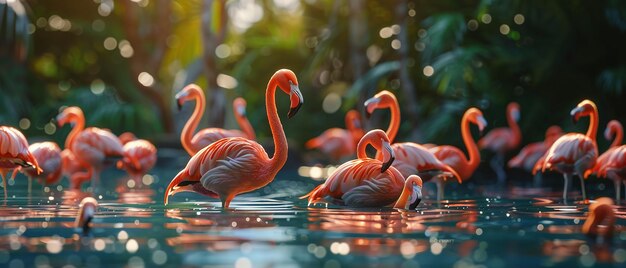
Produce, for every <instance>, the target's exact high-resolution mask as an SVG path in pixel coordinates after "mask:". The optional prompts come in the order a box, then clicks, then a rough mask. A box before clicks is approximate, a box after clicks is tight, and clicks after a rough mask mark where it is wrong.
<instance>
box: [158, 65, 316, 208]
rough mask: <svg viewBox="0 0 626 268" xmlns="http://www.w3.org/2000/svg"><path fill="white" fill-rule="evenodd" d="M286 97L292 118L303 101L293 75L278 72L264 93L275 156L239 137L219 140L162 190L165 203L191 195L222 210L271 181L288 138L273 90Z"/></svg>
mask: <svg viewBox="0 0 626 268" xmlns="http://www.w3.org/2000/svg"><path fill="white" fill-rule="evenodd" d="M277 88H280V89H281V90H282V91H283V92H285V93H286V94H289V96H290V100H291V105H290V109H289V113H288V114H287V116H288V117H289V118H291V117H292V116H294V115H295V114H296V113H297V112H298V110H299V109H300V106H302V103H303V101H304V99H303V97H302V93H300V89H299V88H298V80H297V78H296V75H295V74H294V73H293V72H292V71H291V70H287V69H281V70H278V71H277V72H276V73H274V75H273V76H272V78H271V79H270V81H269V83H268V85H267V88H266V91H265V105H266V112H267V119H268V121H269V125H270V129H271V131H272V136H273V139H274V148H275V149H274V156H273V157H272V158H270V157H269V156H268V155H267V153H266V152H265V149H263V146H261V145H260V144H258V143H257V142H256V141H253V140H249V139H246V138H242V137H233V138H225V139H221V140H218V141H216V142H214V143H212V144H210V145H209V146H207V147H205V148H204V149H202V150H200V151H199V152H198V153H196V154H195V155H194V156H193V157H192V158H191V160H189V163H187V166H186V167H185V168H184V169H183V170H181V171H180V172H179V173H178V175H176V177H174V179H173V180H172V181H171V182H170V184H169V185H168V186H167V188H166V189H165V197H164V202H165V204H167V202H168V198H169V196H170V195H174V194H176V193H178V192H182V191H192V192H197V193H200V194H204V195H207V196H210V197H219V199H220V200H221V201H222V207H223V208H228V207H229V206H230V202H231V200H232V199H233V198H234V197H235V195H238V194H240V193H245V192H250V191H254V190H256V189H259V188H261V187H263V186H265V185H267V184H268V183H270V182H272V180H274V177H275V176H276V174H277V173H278V171H280V169H281V168H282V167H283V165H285V162H286V161H287V149H288V147H287V138H286V137H285V132H284V131H283V126H282V124H281V122H280V118H279V117H278V112H277V110H276V100H275V95H276V89H277Z"/></svg>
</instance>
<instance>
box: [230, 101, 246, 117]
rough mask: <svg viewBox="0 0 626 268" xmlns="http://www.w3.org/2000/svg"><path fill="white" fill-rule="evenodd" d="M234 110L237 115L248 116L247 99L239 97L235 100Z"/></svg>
mask: <svg viewBox="0 0 626 268" xmlns="http://www.w3.org/2000/svg"><path fill="white" fill-rule="evenodd" d="M233 110H234V112H235V116H237V117H240V118H245V117H246V100H244V99H243V98H241V97H239V98H236V99H235V100H233Z"/></svg>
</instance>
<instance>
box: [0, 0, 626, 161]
mask: <svg viewBox="0 0 626 268" xmlns="http://www.w3.org/2000/svg"><path fill="white" fill-rule="evenodd" d="M625 47H626V2H624V1H619V0H604V1H602V0H600V1H582V0H559V1H543V0H525V1H522V0H468V1H457V0H440V1H423V0H414V1H411V0H395V1H365V0H338V1H331V0H234V1H225V0H132V1H131V0H128V1H126V0H119V1H117V0H116V1H113V0H91V1H71V2H68V1H66V0H0V124H2V125H13V126H19V127H20V128H21V129H22V130H23V131H24V132H25V134H26V135H27V136H28V137H29V138H31V139H38V138H41V139H54V140H56V141H58V142H62V141H63V140H64V138H65V135H67V132H68V131H69V130H68V128H64V129H63V130H59V131H57V129H56V127H55V126H54V124H53V123H52V122H51V119H52V118H53V117H54V116H56V114H57V113H58V110H59V108H60V107H62V106H66V105H78V106H80V107H82V108H83V110H84V111H85V115H86V117H87V123H88V125H93V126H99V127H106V128H109V129H111V130H112V131H113V132H114V133H117V134H120V133H121V132H123V131H133V132H135V133H136V134H137V135H138V136H140V137H144V138H148V139H152V140H156V141H158V142H159V141H160V142H162V143H167V142H171V143H172V144H177V141H178V138H177V137H178V133H179V131H180V128H181V127H182V124H183V123H184V122H185V121H186V119H187V118H188V116H189V115H190V112H191V110H192V107H193V105H191V104H189V105H185V107H184V109H183V111H182V112H179V111H177V109H176V108H175V102H174V95H175V93H176V92H177V91H178V90H180V89H181V88H182V87H183V86H184V85H186V84H188V83H192V82H195V83H198V84H199V85H201V86H202V87H203V88H204V89H206V92H207V103H208V108H207V111H206V113H205V117H204V118H205V119H204V120H203V122H202V123H201V127H208V126H216V127H222V126H226V127H228V128H237V126H236V124H235V123H234V120H233V118H232V112H231V101H232V99H234V98H235V97H237V96H244V97H245V98H246V99H247V100H248V114H249V117H250V120H251V121H252V124H253V125H254V127H255V129H256V131H257V132H258V134H257V135H258V136H259V138H260V139H261V140H262V141H263V140H265V141H268V140H269V138H270V134H269V127H268V126H267V121H266V119H265V108H264V89H265V86H266V84H267V80H268V78H269V77H270V76H271V75H272V73H273V72H274V71H276V70H277V69H279V68H289V69H292V70H294V71H295V72H296V74H297V75H298V78H299V82H300V88H301V90H302V92H303V94H304V97H305V105H304V106H303V108H302V110H301V112H300V113H299V114H298V115H297V117H296V118H295V119H294V120H290V121H288V122H287V121H286V120H285V119H286V116H285V115H286V112H287V103H288V101H287V98H285V97H282V96H280V95H279V96H278V98H277V100H278V102H279V104H278V105H279V112H280V113H281V117H282V118H283V125H284V126H285V129H286V132H287V136H288V137H289V138H290V140H291V141H290V142H291V144H292V146H295V147H296V148H301V147H302V144H303V143H304V142H305V141H306V140H307V139H308V138H311V137H313V136H315V135H317V134H319V133H321V132H322V130H324V129H326V128H329V127H343V116H344V114H345V112H346V111H347V110H349V109H352V108H357V109H362V103H363V101H364V100H365V99H367V98H369V97H370V96H372V95H373V94H374V93H375V92H377V91H379V90H381V89H388V90H391V91H393V92H395V93H396V94H397V95H398V97H399V99H400V102H401V105H402V112H403V114H402V115H403V117H402V118H403V119H402V126H401V130H400V134H399V135H400V140H412V141H418V142H434V143H451V144H457V145H458V144H461V138H460V134H459V127H458V124H459V121H460V118H461V115H462V114H463V112H464V110H465V109H467V108H468V107H470V106H477V107H479V108H481V109H482V110H483V111H484V112H485V115H486V118H487V120H488V121H489V123H490V127H493V126H503V125H505V120H504V110H505V108H504V107H505V106H506V104H507V103H508V102H510V101H517V102H519V103H520V104H521V107H522V118H521V121H520V124H521V128H522V131H523V133H524V141H525V142H531V141H536V140H541V139H542V138H543V133H544V130H545V129H546V128H547V127H548V126H549V125H552V124H560V125H562V126H563V127H564V129H565V130H567V131H572V130H576V131H584V129H585V128H586V127H587V125H586V124H585V123H583V124H578V125H576V126H574V125H572V124H571V122H570V120H569V117H568V114H569V111H570V110H571V108H573V107H574V106H575V105H576V104H577V103H578V102H579V101H580V100H582V99H583V98H590V99H592V100H594V101H596V103H597V104H598V106H599V110H600V118H601V124H600V131H602V130H603V129H604V126H605V124H606V122H608V120H610V119H618V120H620V121H622V122H623V123H626V122H625V119H626V116H625V115H626V105H624V104H625V102H626V98H625V95H626V92H625V90H624V86H625V84H626V53H624V52H622V50H624V48H625ZM387 118H388V114H385V113H383V112H381V113H376V114H375V116H374V117H373V118H372V120H370V121H368V123H367V124H368V126H369V127H380V128H385V127H386V126H387V120H388V119H387ZM599 133H601V132H599ZM598 140H599V143H600V145H601V150H603V148H604V146H605V145H606V144H607V143H606V142H604V141H603V139H602V138H601V137H599V139H598Z"/></svg>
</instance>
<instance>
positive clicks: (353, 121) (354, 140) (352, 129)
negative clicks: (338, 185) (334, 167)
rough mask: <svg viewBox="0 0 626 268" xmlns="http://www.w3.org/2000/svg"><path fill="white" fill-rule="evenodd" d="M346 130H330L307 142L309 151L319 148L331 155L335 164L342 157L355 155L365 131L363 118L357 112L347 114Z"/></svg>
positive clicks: (351, 111)
mask: <svg viewBox="0 0 626 268" xmlns="http://www.w3.org/2000/svg"><path fill="white" fill-rule="evenodd" d="M345 120H346V129H341V128H330V129H327V130H326V131H324V132H322V134H321V135H319V136H317V137H315V138H313V139H310V140H309V141H307V142H306V144H305V146H306V148H307V149H314V148H318V149H319V150H320V151H322V152H323V153H324V154H326V155H329V156H330V157H331V158H332V159H333V160H334V161H335V162H336V161H339V159H341V158H342V157H347V156H351V155H353V154H354V152H355V149H356V146H357V144H358V143H359V140H361V137H363V134H364V131H363V128H362V127H361V126H362V124H361V116H360V115H359V112H357V111H356V110H350V111H348V113H346V118H345Z"/></svg>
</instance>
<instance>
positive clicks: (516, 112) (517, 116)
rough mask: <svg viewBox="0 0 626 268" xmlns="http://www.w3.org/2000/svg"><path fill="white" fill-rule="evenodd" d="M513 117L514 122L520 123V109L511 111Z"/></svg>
mask: <svg viewBox="0 0 626 268" xmlns="http://www.w3.org/2000/svg"><path fill="white" fill-rule="evenodd" d="M511 113H512V116H513V120H515V122H519V119H520V112H519V110H518V109H513V111H511Z"/></svg>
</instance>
